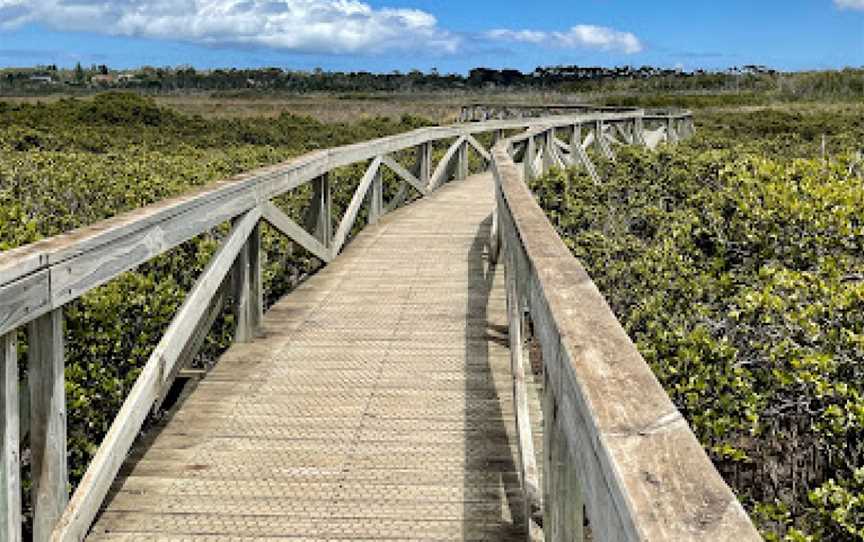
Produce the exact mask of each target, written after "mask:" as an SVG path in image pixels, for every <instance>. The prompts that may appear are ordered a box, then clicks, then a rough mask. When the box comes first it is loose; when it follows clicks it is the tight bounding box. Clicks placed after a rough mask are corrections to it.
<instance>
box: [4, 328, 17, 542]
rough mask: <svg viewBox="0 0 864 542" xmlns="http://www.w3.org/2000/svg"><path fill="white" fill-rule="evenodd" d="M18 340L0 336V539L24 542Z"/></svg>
mask: <svg viewBox="0 0 864 542" xmlns="http://www.w3.org/2000/svg"><path fill="white" fill-rule="evenodd" d="M18 401H19V399H18V341H17V340H16V333H15V332H14V331H13V332H11V333H7V334H6V335H3V336H0V539H2V540H4V541H8V542H21V456H20V452H21V442H20V440H21V438H20V430H19V413H18Z"/></svg>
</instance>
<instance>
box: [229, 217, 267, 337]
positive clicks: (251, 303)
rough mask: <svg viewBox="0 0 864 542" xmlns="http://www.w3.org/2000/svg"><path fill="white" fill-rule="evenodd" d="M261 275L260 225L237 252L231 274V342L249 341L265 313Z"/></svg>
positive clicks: (254, 334) (255, 332)
mask: <svg viewBox="0 0 864 542" xmlns="http://www.w3.org/2000/svg"><path fill="white" fill-rule="evenodd" d="M262 279H263V273H262V272H261V225H260V223H259V224H257V225H256V226H255V228H254V229H253V230H252V232H251V233H250V234H249V239H247V240H246V243H245V244H244V245H243V248H242V249H240V253H239V254H238V255H237V259H236V260H235V262H234V269H233V271H232V281H233V285H232V286H233V297H234V320H235V323H236V328H235V330H234V340H235V341H236V342H239V343H246V342H250V341H252V340H253V339H254V338H255V336H256V334H257V333H258V331H259V329H260V326H261V320H262V318H263V314H264V300H263V293H264V287H263V285H262Z"/></svg>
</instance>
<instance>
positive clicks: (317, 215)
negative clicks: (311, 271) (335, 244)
mask: <svg viewBox="0 0 864 542" xmlns="http://www.w3.org/2000/svg"><path fill="white" fill-rule="evenodd" d="M312 189H313V193H312V213H313V214H312V217H311V218H312V220H310V224H309V227H311V229H312V231H313V235H314V236H315V238H316V239H318V241H319V242H320V243H321V244H322V245H324V246H325V247H329V246H330V238H331V237H332V236H333V215H332V213H333V193H332V192H331V189H330V174H329V173H325V174H324V175H321V176H320V177H318V178H316V179H315V180H314V181H312Z"/></svg>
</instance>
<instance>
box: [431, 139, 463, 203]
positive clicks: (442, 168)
mask: <svg viewBox="0 0 864 542" xmlns="http://www.w3.org/2000/svg"><path fill="white" fill-rule="evenodd" d="M464 143H465V136H461V135H460V136H459V137H458V138H456V141H455V142H454V143H453V144H452V145H450V148H449V149H447V152H445V153H444V156H443V157H442V158H441V161H440V162H438V166H437V167H436V168H435V173H433V174H432V178H431V179H430V180H429V191H430V192H431V191H432V190H435V189H436V188H438V187H439V186H441V184H443V183H444V181H446V180H447V179H445V178H444V177H445V176H446V175H447V172H448V171H449V170H450V162H451V161H452V160H453V156H454V155H455V154H456V153H457V152H459V149H461V148H462V145H463V144H464Z"/></svg>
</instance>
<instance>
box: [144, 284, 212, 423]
mask: <svg viewBox="0 0 864 542" xmlns="http://www.w3.org/2000/svg"><path fill="white" fill-rule="evenodd" d="M228 290H229V284H228V280H227V279H226V280H223V281H222V284H221V285H220V286H219V288H217V289H216V292H215V293H214V294H213V299H211V300H210V304H209V305H208V307H207V310H206V312H205V313H204V316H203V317H202V318H201V321H200V322H198V325H196V326H195V329H194V331H193V332H192V335H191V337H190V338H189V341H188V342H187V343H186V346H185V347H184V348H183V350H182V351H181V352H180V356H178V358H177V362H176V363H175V364H174V366H173V367H172V368H171V371H170V374H169V376H168V378H166V379H165V380H164V382H163V384H162V387H161V389H160V391H159V394H158V395H157V397H156V400H155V401H154V402H153V407H152V410H153V411H154V412H155V411H158V410H159V409H160V408H161V407H162V402H163V401H164V400H165V397H166V396H167V395H168V392H169V391H170V390H171V386H172V385H173V383H174V379H175V378H176V377H177V376H178V375H182V373H183V372H184V371H192V369H189V364H190V363H192V360H194V359H195V356H197V355H198V352H200V351H201V347H202V346H203V345H204V341H205V340H206V339H207V334H208V333H209V332H210V328H212V327H213V323H214V322H215V321H216V318H218V317H219V315H220V314H221V313H222V310H223V309H224V308H225V304H226V303H227V302H228Z"/></svg>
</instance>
